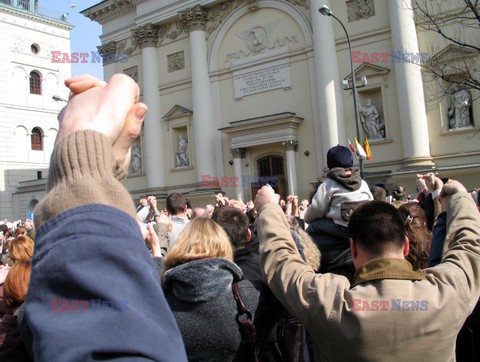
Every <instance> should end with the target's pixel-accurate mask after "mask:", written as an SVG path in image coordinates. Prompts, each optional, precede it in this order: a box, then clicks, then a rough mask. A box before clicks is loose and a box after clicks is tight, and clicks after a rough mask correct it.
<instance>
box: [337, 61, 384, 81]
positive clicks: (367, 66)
mask: <svg viewBox="0 0 480 362" xmlns="http://www.w3.org/2000/svg"><path fill="white" fill-rule="evenodd" d="M388 72H390V69H388V68H385V67H382V66H380V65H376V64H372V63H362V64H360V65H359V66H358V67H357V68H355V79H358V78H360V77H362V76H365V77H367V78H373V77H379V76H382V77H383V76H385V75H386V74H388ZM343 79H345V80H349V81H351V80H352V73H350V74H348V75H347V76H346V77H345V78H343Z"/></svg>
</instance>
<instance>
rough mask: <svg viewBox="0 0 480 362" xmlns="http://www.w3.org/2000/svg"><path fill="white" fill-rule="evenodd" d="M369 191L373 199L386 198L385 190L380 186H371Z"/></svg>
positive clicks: (380, 199)
mask: <svg viewBox="0 0 480 362" xmlns="http://www.w3.org/2000/svg"><path fill="white" fill-rule="evenodd" d="M370 192H371V193H372V195H373V199H374V200H375V201H385V199H386V198H387V191H385V189H384V188H383V187H380V186H372V188H371V189H370Z"/></svg>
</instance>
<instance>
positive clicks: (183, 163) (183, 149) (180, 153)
mask: <svg viewBox="0 0 480 362" xmlns="http://www.w3.org/2000/svg"><path fill="white" fill-rule="evenodd" d="M187 148H188V140H187V139H186V138H185V137H184V136H183V135H182V134H180V135H179V136H178V148H177V153H176V155H175V167H187V166H188V165H189V162H188V156H187Z"/></svg>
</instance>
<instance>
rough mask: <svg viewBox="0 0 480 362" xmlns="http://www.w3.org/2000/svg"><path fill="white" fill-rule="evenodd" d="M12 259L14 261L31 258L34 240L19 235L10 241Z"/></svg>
mask: <svg viewBox="0 0 480 362" xmlns="http://www.w3.org/2000/svg"><path fill="white" fill-rule="evenodd" d="M9 250H10V259H12V260H13V261H19V260H30V259H31V258H32V256H33V240H32V239H30V238H29V237H28V236H26V235H19V236H17V237H16V238H15V239H13V240H12V241H11V242H10V246H9Z"/></svg>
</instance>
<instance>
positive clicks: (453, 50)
mask: <svg viewBox="0 0 480 362" xmlns="http://www.w3.org/2000/svg"><path fill="white" fill-rule="evenodd" d="M477 55H478V52H477V51H476V50H474V49H469V48H465V47H460V46H458V45H455V44H450V45H447V46H446V47H445V48H443V49H442V50H440V51H439V52H438V53H437V54H435V55H434V56H433V57H431V58H430V60H429V62H430V63H450V62H452V61H459V60H462V59H468V58H472V57H475V56H477Z"/></svg>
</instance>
